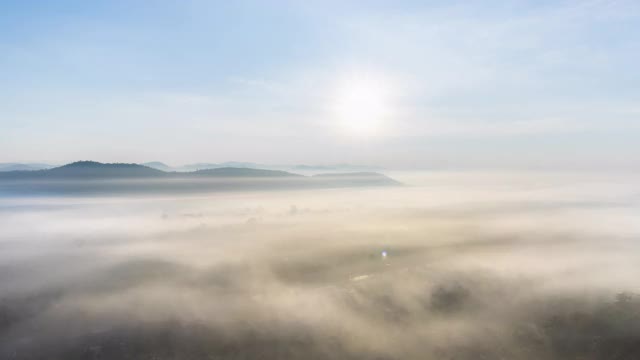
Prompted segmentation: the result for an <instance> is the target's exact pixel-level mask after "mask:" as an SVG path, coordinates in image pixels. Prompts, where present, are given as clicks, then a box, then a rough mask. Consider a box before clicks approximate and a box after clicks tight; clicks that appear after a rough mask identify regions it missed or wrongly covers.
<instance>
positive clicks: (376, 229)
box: [0, 174, 640, 359]
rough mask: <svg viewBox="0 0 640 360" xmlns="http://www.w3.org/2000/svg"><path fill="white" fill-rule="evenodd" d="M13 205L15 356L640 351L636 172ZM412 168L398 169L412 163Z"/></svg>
mask: <svg viewBox="0 0 640 360" xmlns="http://www.w3.org/2000/svg"><path fill="white" fill-rule="evenodd" d="M416 179H420V181H423V182H422V185H419V186H409V187H406V188H393V189H364V190H363V189H357V190H353V189H351V190H315V191H304V190H299V191H289V192H285V191H278V192H268V193H259V192H253V193H219V194H212V195H210V196H202V197H193V196H192V197H189V196H179V197H176V196H171V195H167V196H164V197H162V198H161V197H154V198H149V197H146V198H139V199H131V198H127V199H124V198H116V197H109V198H55V199H46V198H31V199H7V200H6V201H3V205H2V206H0V227H1V228H2V232H1V233H0V358H3V359H5V358H6V359H44V358H46V359H128V358H130V359H134V358H135V359H138V358H149V359H151V358H154V359H191V358H193V359H218V358H223V359H227V358H228V359H243V358H266V359H269V358H272V359H276V358H277V359H286V358H298V359H302V358H304V359H314V358H322V359H349V358H354V359H355V358H357V359H362V358H373V359H414V358H415V359H425V358H426V359H496V358H508V359H567V358H585V359H632V358H636V357H637V356H638V354H640V346H639V345H638V344H640V326H639V325H638V324H639V323H640V322H638V321H637V320H638V316H640V298H638V297H637V296H636V295H634V294H635V293H636V292H637V291H638V288H637V280H636V279H637V276H638V273H637V263H638V260H639V259H638V255H637V254H638V245H637V243H636V239H637V237H638V235H639V234H640V227H639V226H638V225H637V221H636V219H637V214H638V200H639V199H640V198H639V196H638V195H639V194H640V192H638V189H637V186H636V185H634V183H633V182H632V181H631V180H626V182H625V183H621V180H620V179H615V178H602V177H601V178H591V179H589V180H585V179H584V178H583V177H580V178H577V177H571V176H559V175H546V176H540V175H531V174H529V175H526V176H522V175H521V176H511V175H509V176H507V175H504V174H503V175H501V176H496V175H495V174H494V175H482V174H441V175H432V176H430V177H429V178H424V177H422V176H421V177H416V178H410V181H407V182H408V183H413V184H416V183H419V182H420V181H415V180H416ZM401 180H402V179H401Z"/></svg>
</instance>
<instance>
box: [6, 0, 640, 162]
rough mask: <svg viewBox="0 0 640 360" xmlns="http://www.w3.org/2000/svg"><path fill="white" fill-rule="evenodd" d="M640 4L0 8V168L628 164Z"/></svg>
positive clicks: (76, 0)
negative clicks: (86, 163)
mask: <svg viewBox="0 0 640 360" xmlns="http://www.w3.org/2000/svg"><path fill="white" fill-rule="evenodd" d="M637 64H640V2H638V1H635V0H628V1H627V0H617V1H616V0H611V1H605V0H597V1H459V2H456V1H360V2H357V1H333V0H328V1H243V0H240V1H204V0H182V1H177V0H176V1H169V0H157V1H150V0H148V1H143V0H127V1H124V0H122V1H121V0H111V1H102V0H96V1H84V0H59V1H55V2H52V1H45V0H41V1H37V0H3V1H2V2H0V84H1V85H0V162H48V163H55V164H62V163H66V162H71V161H75V160H81V159H82V160H96V161H103V162H146V161H163V162H166V163H168V164H171V165H178V164H185V163H194V162H221V161H251V162H259V163H268V164H300V163H304V164H333V163H354V164H363V165H376V166H383V167H387V168H393V169H441V168H474V169H489V168H508V169H576V170H581V169H591V170H603V169H606V170H629V169H631V170H635V169H638V167H639V166H640V141H639V140H640V71H639V70H638V69H639V68H638V65H637Z"/></svg>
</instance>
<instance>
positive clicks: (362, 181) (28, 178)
mask: <svg viewBox="0 0 640 360" xmlns="http://www.w3.org/2000/svg"><path fill="white" fill-rule="evenodd" d="M207 179H210V180H211V181H205V182H203V181H202V180H207ZM112 180H123V181H124V180H132V181H125V182H122V181H119V182H113V181H112ZM133 180H135V181H133ZM138 180H145V181H143V182H140V181H138ZM247 180H250V181H247ZM397 185H400V183H399V182H397V181H395V180H393V179H391V178H389V177H387V176H385V175H383V174H379V173H375V172H358V173H338V174H318V175H313V176H305V175H300V174H295V173H291V172H287V171H282V170H268V169H253V168H243V167H224V168H215V169H206V170H197V171H191V172H176V171H171V172H167V171H162V170H158V169H154V168H151V167H148V166H144V165H139V164H127V163H100V162H96V161H77V162H74V163H70V164H66V165H63V166H59V167H55V168H52V169H46V170H32V171H8V172H0V193H8V194H11V193H25V192H29V191H31V192H36V193H38V192H39V193H42V192H46V193H52V194H55V193H78V192H82V193H95V192H103V193H104V192H122V191H124V192H150V191H157V192H161V191H192V192H197V191H223V190H259V189H263V190H266V189H299V188H308V189H310V188H332V187H358V186H397Z"/></svg>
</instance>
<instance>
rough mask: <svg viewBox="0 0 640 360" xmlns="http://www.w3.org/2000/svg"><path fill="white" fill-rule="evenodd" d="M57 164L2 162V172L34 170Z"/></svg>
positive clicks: (0, 166)
mask: <svg viewBox="0 0 640 360" xmlns="http://www.w3.org/2000/svg"><path fill="white" fill-rule="evenodd" d="M53 167H55V166H53V165H49V164H39V163H0V172H4V171H33V170H43V169H50V168H53Z"/></svg>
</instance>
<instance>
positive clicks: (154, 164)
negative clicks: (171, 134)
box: [140, 161, 383, 174]
mask: <svg viewBox="0 0 640 360" xmlns="http://www.w3.org/2000/svg"><path fill="white" fill-rule="evenodd" d="M140 165H144V166H148V167H151V168H154V169H157V170H162V171H178V172H190V171H198V170H208V169H219V168H227V167H233V168H247V169H263V170H282V171H293V172H295V171H300V172H304V173H308V174H309V173H317V172H321V171H322V172H326V171H345V172H355V171H358V172H361V171H362V172H364V171H382V170H383V169H382V168H381V167H377V166H367V165H351V164H332V165H305V164H298V165H282V164H281V165H268V164H258V163H252V162H241V161H226V162H222V163H194V164H187V165H181V166H170V165H167V164H166V163H163V162H161V161H151V162H146V163H142V164H140Z"/></svg>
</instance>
